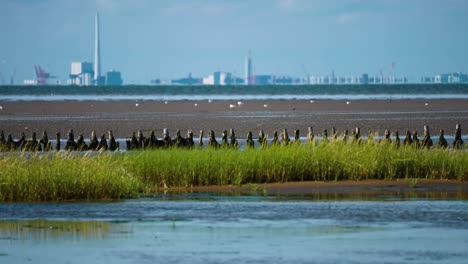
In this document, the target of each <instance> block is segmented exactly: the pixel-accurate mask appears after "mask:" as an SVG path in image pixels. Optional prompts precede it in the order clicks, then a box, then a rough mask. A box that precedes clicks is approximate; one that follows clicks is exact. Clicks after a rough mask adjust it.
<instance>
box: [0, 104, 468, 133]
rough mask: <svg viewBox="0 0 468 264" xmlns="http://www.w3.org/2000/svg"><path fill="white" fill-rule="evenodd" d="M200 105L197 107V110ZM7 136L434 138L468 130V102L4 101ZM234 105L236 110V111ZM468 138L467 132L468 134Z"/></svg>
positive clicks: (0, 116)
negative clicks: (386, 134) (327, 133)
mask: <svg viewBox="0 0 468 264" xmlns="http://www.w3.org/2000/svg"><path fill="white" fill-rule="evenodd" d="M195 104H196V105H195ZM0 105H1V106H2V108H3V109H2V110H0V129H2V130H4V131H5V133H7V134H8V133H12V134H13V135H14V136H15V137H18V136H19V135H20V133H21V132H25V133H26V135H30V134H31V133H32V132H36V133H38V134H40V133H42V131H43V130H47V131H48V132H49V135H52V134H54V133H55V132H57V131H59V132H61V133H62V135H66V132H67V131H68V129H70V128H72V129H74V131H75V134H76V135H79V134H83V135H85V137H89V135H90V134H91V131H92V130H95V131H96V132H97V133H98V134H102V133H106V132H107V131H108V130H111V129H112V130H113V131H114V135H115V136H116V137H129V136H130V135H131V133H132V132H133V131H137V130H142V131H144V132H145V133H147V134H148V133H149V131H151V130H155V131H156V133H157V135H158V136H159V137H161V136H162V129H163V128H168V129H169V130H170V131H171V135H172V136H174V134H175V130H177V129H180V130H181V131H183V134H185V131H186V130H189V129H190V130H193V131H194V134H195V136H197V135H198V131H199V130H205V131H208V130H214V131H215V133H216V135H217V136H219V135H220V134H221V132H222V131H223V130H229V129H230V128H234V129H235V130H236V134H237V136H238V137H240V138H242V137H245V135H246V134H247V132H248V131H252V132H253V133H254V135H256V134H257V133H258V131H259V130H260V129H263V130H264V131H265V133H267V134H269V135H272V134H273V131H274V130H278V131H280V130H282V129H283V128H287V129H288V130H289V131H291V132H290V133H291V134H292V131H293V130H294V129H299V130H300V131H301V135H302V136H305V135H306V133H307V128H308V127H309V126H312V127H313V128H314V132H315V134H317V135H320V134H322V131H323V130H324V129H328V130H330V129H331V128H332V127H336V129H337V130H338V131H339V132H342V131H344V130H345V129H347V130H349V131H351V130H352V129H353V128H355V127H360V128H361V131H362V132H363V133H364V134H367V131H368V130H371V129H372V130H374V131H377V132H378V133H379V134H383V131H384V130H385V129H390V130H392V131H394V130H399V131H400V134H402V133H404V131H406V130H407V129H409V130H418V131H419V132H420V134H422V131H423V126H424V125H429V126H430V128H431V133H432V135H433V136H436V135H437V134H438V131H439V129H444V130H445V131H446V134H447V135H451V134H453V133H454V129H455V124H460V125H461V126H462V129H464V128H467V127H468V100H465V99H459V100H458V99H457V100H452V99H441V100H422V99H416V100H354V101H349V102H348V101H346V100H315V101H314V102H311V101H309V100H250V101H242V104H241V105H238V101H214V102H211V103H209V102H208V101H168V102H167V104H166V103H165V102H164V101H144V100H138V101H134V100H127V101H51V102H50V101H16V102H10V101H3V102H2V101H0ZM230 105H233V106H235V107H233V108H231V107H230ZM465 134H466V133H465Z"/></svg>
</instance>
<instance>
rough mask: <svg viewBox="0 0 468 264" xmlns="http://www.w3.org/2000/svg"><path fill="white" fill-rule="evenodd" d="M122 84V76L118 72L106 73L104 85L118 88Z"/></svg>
mask: <svg viewBox="0 0 468 264" xmlns="http://www.w3.org/2000/svg"><path fill="white" fill-rule="evenodd" d="M122 83H123V80H122V75H121V73H120V72H119V71H115V70H112V71H109V72H107V73H106V85H112V86H118V85H122Z"/></svg>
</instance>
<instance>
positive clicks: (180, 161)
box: [0, 140, 468, 201]
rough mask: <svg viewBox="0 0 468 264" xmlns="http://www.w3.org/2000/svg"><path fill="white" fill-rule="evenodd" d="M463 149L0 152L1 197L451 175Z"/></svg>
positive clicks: (461, 166)
mask: <svg viewBox="0 0 468 264" xmlns="http://www.w3.org/2000/svg"><path fill="white" fill-rule="evenodd" d="M467 176H468V152H467V151H466V149H463V150H448V149H431V150H427V149H419V148H415V147H411V146H400V147H397V146H396V145H392V144H378V143H364V142H363V143H360V144H358V143H357V142H354V143H352V142H348V143H345V142H342V141H339V140H335V141H331V142H329V143H321V144H315V143H307V144H306V143H304V144H301V145H299V144H290V145H288V146H270V147H267V148H256V149H246V150H242V151H241V150H238V149H230V148H221V149H157V150H151V151H142V152H137V151H135V152H128V153H112V154H111V153H105V152H104V153H101V154H98V155H94V154H91V153H86V154H85V155H77V154H76V153H57V154H47V155H32V156H28V155H26V154H23V155H20V156H11V155H4V156H0V201H48V200H55V201H60V200H73V199H85V200H92V199H118V198H124V197H135V196H137V195H139V194H142V193H144V194H147V193H153V192H157V191H161V190H162V189H165V188H172V187H190V186H202V185H241V184H246V183H270V182H286V181H340V180H364V179H388V180H393V179H404V178H424V179H454V180H465V179H466V178H467Z"/></svg>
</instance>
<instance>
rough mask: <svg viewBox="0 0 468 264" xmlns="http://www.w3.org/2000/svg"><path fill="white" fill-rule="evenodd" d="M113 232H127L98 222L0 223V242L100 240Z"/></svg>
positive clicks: (120, 226) (124, 229) (32, 221)
mask: <svg viewBox="0 0 468 264" xmlns="http://www.w3.org/2000/svg"><path fill="white" fill-rule="evenodd" d="M115 232H119V233H122V232H128V230H127V227H126V225H115V226H112V228H111V223H108V222H98V221H46V220H27V221H0V240H34V241H43V242H47V241H53V240H60V241H64V240H66V241H80V240H100V239H106V238H108V237H109V235H110V234H111V233H115Z"/></svg>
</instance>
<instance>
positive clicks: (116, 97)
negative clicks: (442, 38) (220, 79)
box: [0, 94, 468, 101]
mask: <svg viewBox="0 0 468 264" xmlns="http://www.w3.org/2000/svg"><path fill="white" fill-rule="evenodd" d="M311 99H313V100H399V99H468V94H359V95H356V94H302V95H301V94H275V95H271V94H255V95H251V94H226V95H217V94H214V95H213V94H195V95H193V94H179V95H166V94H154V95H146V94H141V95H127V94H125V95H122V94H109V95H99V96H97V95H86V94H82V95H60V94H58V95H57V94H48V95H22V94H13V95H1V94H0V101H66V100H73V101H121V100H143V101H180V100H189V101H203V100H216V101H228V100H231V101H232V100H311Z"/></svg>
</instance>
